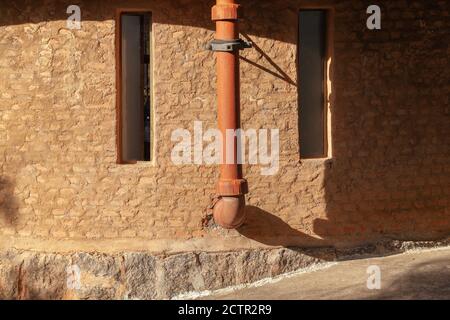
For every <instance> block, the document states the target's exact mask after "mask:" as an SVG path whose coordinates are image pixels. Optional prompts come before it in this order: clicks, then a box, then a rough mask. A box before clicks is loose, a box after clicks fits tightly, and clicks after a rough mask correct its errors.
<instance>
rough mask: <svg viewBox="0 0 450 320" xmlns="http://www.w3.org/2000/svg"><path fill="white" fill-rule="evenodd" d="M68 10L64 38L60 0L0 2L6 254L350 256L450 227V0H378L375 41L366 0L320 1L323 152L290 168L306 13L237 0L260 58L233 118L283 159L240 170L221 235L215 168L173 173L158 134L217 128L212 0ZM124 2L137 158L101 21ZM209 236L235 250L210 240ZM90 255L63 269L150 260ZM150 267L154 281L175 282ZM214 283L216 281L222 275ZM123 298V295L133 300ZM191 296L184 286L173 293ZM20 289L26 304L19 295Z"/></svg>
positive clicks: (107, 28)
mask: <svg viewBox="0 0 450 320" xmlns="http://www.w3.org/2000/svg"><path fill="white" fill-rule="evenodd" d="M78 3H79V4H80V7H81V10H82V12H81V13H82V29H81V30H68V29H67V28H66V19H67V16H68V15H67V14H66V8H67V6H68V5H69V4H71V1H63V0H55V1H50V0H39V1H36V0H34V1H31V0H19V1H9V2H8V1H2V2H1V3H0V236H1V237H2V238H1V239H3V238H4V237H9V238H12V239H17V243H19V242H20V243H22V244H23V245H22V246H21V247H20V248H18V249H20V250H27V249H31V250H34V247H35V246H36V244H37V243H39V242H40V241H46V243H49V244H50V245H49V247H48V248H49V249H48V250H52V248H56V247H58V246H63V247H64V248H65V251H68V250H69V251H73V252H77V251H87V252H90V251H91V250H92V247H90V246H91V244H92V243H97V242H99V243H100V242H101V243H103V244H105V243H106V244H108V243H109V247H112V249H115V250H119V251H123V252H126V251H127V250H132V249H131V248H135V247H139V246H147V247H148V246H150V247H151V245H149V243H151V244H153V243H155V242H157V241H164V243H165V244H164V245H161V246H156V245H155V246H154V247H151V248H150V249H151V250H152V251H160V252H164V251H165V250H166V249H167V246H168V245H169V244H171V243H175V242H176V243H184V242H185V241H187V240H188V239H189V240H199V241H202V239H208V240H204V241H203V242H202V244H201V245H200V246H197V247H194V246H192V247H189V246H184V247H183V251H185V252H188V251H196V250H202V249H205V248H209V246H210V243H214V247H213V248H212V249H211V248H209V249H210V250H216V251H230V250H238V249H242V248H243V247H246V246H249V245H250V244H251V245H252V246H263V245H264V246H269V247H270V246H328V245H337V244H348V245H350V244H351V245H354V244H359V243H367V242H372V241H374V242H376V241H377V240H379V239H384V238H386V237H390V238H394V239H435V238H438V237H440V236H447V235H448V234H449V233H450V219H449V218H450V188H449V185H450V166H449V165H448V164H449V163H450V147H449V146H450V126H449V119H450V105H449V97H450V87H449V85H448V84H449V83H450V73H449V72H446V70H448V67H449V57H450V51H449V46H448V43H449V42H450V41H449V40H450V32H449V28H450V19H449V10H450V4H449V2H448V1H427V0H423V1H403V0H396V1H392V0H389V1H384V0H383V1H381V0H380V1H377V3H378V4H379V5H380V6H381V8H382V30H380V31H370V30H368V29H367V28H366V19H367V14H366V8H367V6H368V5H370V4H372V2H371V1H360V0H343V1H320V4H321V5H323V4H329V5H330V8H333V9H334V11H335V21H334V29H335V31H334V37H333V46H334V57H333V61H332V64H333V68H334V71H333V77H332V80H333V88H334V91H333V95H334V103H333V105H332V106H331V110H330V112H331V114H332V119H331V130H332V131H331V134H332V141H331V147H332V157H331V158H330V159H316V160H306V159H300V157H299V141H300V144H301V137H299V134H298V125H299V124H298V112H299V107H298V105H297V101H298V90H297V83H298V82H299V80H301V79H297V65H296V52H297V25H298V24H297V18H298V10H299V9H300V7H301V6H302V5H308V4H314V2H311V1H294V0H279V1H263V0H247V1H243V3H244V5H245V8H246V10H245V18H246V20H244V21H243V23H242V32H243V33H245V34H246V35H248V37H249V38H250V39H251V40H252V41H253V42H254V44H255V48H258V49H253V50H247V51H245V52H243V53H242V55H243V57H244V58H245V60H244V59H243V60H242V63H241V65H242V66H241V70H242V72H241V78H242V123H243V127H244V129H245V128H256V129H257V128H279V129H280V146H281V149H280V153H281V154H280V157H281V159H280V161H281V162H280V171H279V172H278V174H277V175H275V176H261V174H260V167H259V166H245V168H244V171H245V176H246V177H247V178H248V181H249V186H250V193H249V195H248V205H249V208H248V221H247V223H246V224H245V225H244V226H243V227H242V228H241V229H239V230H238V231H231V232H224V231H221V230H219V229H217V228H213V227H210V225H209V224H208V223H205V218H206V214H207V212H206V208H207V206H208V205H209V203H210V195H211V194H213V193H214V186H215V182H216V179H217V175H218V170H217V168H216V167H215V166H196V165H192V166H181V167H180V166H175V165H173V164H172V162H171V160H170V154H171V150H172V147H173V145H174V143H172V142H171V140H170V137H171V133H172V130H174V129H176V128H186V129H192V127H193V122H194V121H203V123H204V127H205V129H206V128H213V127H215V124H216V100H215V60H214V57H213V55H212V54H211V53H209V52H207V51H205V50H204V45H205V44H206V43H207V42H208V41H209V40H210V39H211V38H212V37H213V29H214V25H213V23H212V22H211V21H210V7H211V5H212V3H213V1H188V0H175V1H151V0H146V1H99V0H94V1H92V0H90V1H78ZM318 3H319V2H318ZM126 7H132V8H136V7H140V8H143V9H148V10H151V11H152V16H153V40H154V50H153V67H154V79H153V93H154V105H153V108H154V113H155V128H154V130H155V137H154V139H155V150H154V153H155V160H154V162H152V163H150V164H142V163H140V164H137V165H119V164H117V163H116V158H117V150H116V145H115V143H116V105H115V99H116V89H115V77H116V70H115V48H114V40H115V22H114V17H115V10H116V9H117V8H126ZM300 112H301V106H300ZM224 238H225V239H226V241H228V240H229V239H232V241H233V245H230V246H228V247H225V246H224V245H223V244H222V243H221V241H222V239H224ZM211 239H212V240H211ZM19 240H20V241H19ZM224 241H225V240H224ZM13 243H14V241H13ZM117 243H121V245H120V247H115V246H116V244H117ZM104 247H108V245H104ZM102 250H103V249H102ZM102 250H99V252H100V253H99V255H98V256H96V255H94V256H91V255H76V256H73V257H72V256H70V259H72V258H73V259H79V260H82V261H84V262H83V263H85V264H87V265H89V263H90V262H89V261H90V259H93V257H97V258H98V259H99V261H101V262H99V263H100V264H101V265H102V267H98V266H96V267H92V268H94V269H93V271H92V274H93V276H92V277H93V278H94V280H95V281H97V280H98V279H97V277H99V279H100V280H98V281H112V282H114V283H122V284H121V285H123V286H125V285H124V283H125V281H126V275H125V278H120V277H123V276H124V275H123V274H121V272H122V271H120V266H121V264H120V263H125V264H130V263H131V264H132V262H133V261H134V260H133V259H138V260H139V259H143V260H142V264H143V266H139V265H136V266H134V267H135V268H141V267H142V268H145V266H147V265H148V267H149V268H151V267H152V265H153V263H156V262H155V259H156V258H153V257H147V256H145V255H134V254H125V255H124V257H125V258H124V259H125V260H124V261H123V262H120V263H119V261H122V260H120V259H119V258H117V257H104V258H102V257H103V256H102V255H101V252H103V251H102ZM105 250H106V249H105ZM55 252H59V251H57V250H56V249H55ZM261 252H264V251H261ZM230 254H231V253H230ZM240 254H241V253H236V255H240ZM246 254H247V253H246ZM261 254H263V253H261ZM231 255H234V254H231ZM187 256H188V257H191V258H189V259H188V260H189V261H190V262H189V264H188V265H191V264H192V265H193V266H197V263H198V262H197V259H203V258H205V259H213V258H211V256H210V255H209V254H206V253H205V254H203V255H202V254H200V255H195V254H191V253H188V254H187ZM29 257H30V258H29V259H30V260H29V261H30V262H29V264H30V265H29V268H31V269H33V268H37V266H41V265H42V266H46V265H47V263H46V262H45V261H46V260H45V259H54V261H61V262H60V266H61V268H62V267H63V266H65V265H66V262H67V261H66V259H69V257H68V256H59V255H57V254H56V255H48V256H47V255H44V256H41V255H39V254H37V253H36V254H31V256H29ZM45 257H47V258H45ZM42 259H43V260H42ZM171 259H176V257H175V258H170V259H169V260H158V261H159V262H158V263H159V265H160V268H162V269H164V268H165V267H164V263H166V262H167V263H168V264H167V268H168V266H169V264H170V263H172V262H170V261H172V260H171ZM242 259H244V260H246V259H248V258H242ZM270 259H272V258H270ZM273 259H278V256H277V257H275V258H273ZM156 260H157V259H156ZM27 261H28V260H27ZM27 263H28V262H27ZM55 263H56V262H55ZM58 263H59V262H58ZM80 263H81V262H80ZM294 265H295V264H294ZM243 266H244V264H243ZM14 268H15V267H14ZM96 268H100V269H96ZM109 268H111V269H109ZM193 268H194V267H193ZM195 268H197V267H195ZM27 269H28V265H26V264H24V266H23V268H22V270H27ZM31 269H30V270H31ZM14 270H16V269H14ZM43 270H45V268H44V269H43ZM61 270H63V269H61ZM96 270H97V271H96ZM104 270H106V271H104ZM164 270H166V272H167V274H166V276H170V272H173V271H170V268H168V269H164ZM174 270H176V269H174ZM224 270H225V269H224ZM279 270H283V269H282V267H279ZM3 272H19V271H17V270H16V271H3ZM42 272H44V271H42ZM55 272H56V271H55ZM58 272H62V271H58ZM203 272H211V271H203ZM264 272H265V274H267V275H269V274H270V272H269V271H267V270H266V271H264ZM277 272H279V271H276V272H274V273H277ZM280 272H281V271H280ZM106 273H107V274H108V275H107V276H106V275H105V277H106V278H107V279H106V278H105V279H103V278H102V277H103V276H102V274H106ZM19 274H20V272H19ZM26 274H27V275H28V276H29V277H32V276H33V272H31V271H27V272H26ZM174 274H175V273H174ZM94 275H95V276H94ZM47 276H48V275H47ZM147 276H148V277H153V276H154V273H149V274H148V275H145V277H147ZM224 277H225V275H224ZM236 277H238V276H236ZM239 277H242V281H244V280H245V279H246V277H247V276H244V275H239ZM11 279H16V277H15V276H14V277H11ZM120 279H122V280H120ZM136 279H138V278H136ZM94 280H93V281H94ZM194 280H195V279H194ZM194 280H193V279H191V280H190V281H191V282H192V283H196V282H195V281H197V280H195V281H194ZM39 281H41V280H39ZM130 281H131V280H130ZM133 281H136V280H133ZM199 281H200V280H199ZM203 281H209V280H205V279H204V280H203ZM211 281H212V280H211ZM227 281H229V282H226V281H225V280H224V283H221V284H220V285H228V284H232V283H233V281H235V280H232V279H231V278H230V280H227ZM240 281H241V280H240ZM191 282H189V283H191ZM21 283H22V282H21ZM170 285H172V284H170ZM173 285H174V286H176V284H173ZM202 285H203V284H202ZM6 286H7V287H8V285H6ZM199 286H200V285H199ZM215 286H219V284H217V285H216V284H207V283H206V282H205V284H204V288H209V287H211V288H213V287H215ZM13 287H14V286H13ZM100 287H101V286H100ZM125 287H126V286H125ZM132 287H133V286H132V285H130V286H128V287H126V288H127V289H124V291H123V292H127V290H131V291H130V292H133V291H132V289H131V288H132ZM200 287H201V286H200ZM8 288H9V287H8ZM190 289H199V287H195V286H194V285H193V286H192V288H186V287H183V290H190ZM8 290H13V289H8ZM8 290H7V291H6V292H9V291H8ZM14 290H17V289H14ZM58 290H59V289H58ZM98 290H100V289H98ZM155 290H156V289H155ZM155 290H153V289H151V290H150V289H149V290H146V291H148V292H149V293H148V294H150V295H151V296H150V297H165V296H167V294H166V293H158V292H157V291H155ZM161 290H163V289H161ZM164 290H165V289H164ZM177 290H178V289H176V288H169V289H167V292H176V291H177ZM180 290H181V289H180ZM14 294H19V296H20V295H25V291H21V292H20V293H17V292H16V293H14ZM28 294H29V295H30V296H32V295H33V292H32V287H30V289H29V293H28ZM64 294H65V293H64V292H62V291H57V292H55V293H52V295H55V297H56V296H58V297H59V296H63V295H64ZM98 294H99V295H100V296H103V295H104V296H122V297H123V296H125V293H123V294H122V293H121V294H119V293H117V292H110V291H108V292H106V293H103V291H101V290H100V291H99V293H98ZM129 295H130V297H133V294H132V293H129Z"/></svg>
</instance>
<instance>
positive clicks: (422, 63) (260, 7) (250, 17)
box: [0, 0, 450, 246]
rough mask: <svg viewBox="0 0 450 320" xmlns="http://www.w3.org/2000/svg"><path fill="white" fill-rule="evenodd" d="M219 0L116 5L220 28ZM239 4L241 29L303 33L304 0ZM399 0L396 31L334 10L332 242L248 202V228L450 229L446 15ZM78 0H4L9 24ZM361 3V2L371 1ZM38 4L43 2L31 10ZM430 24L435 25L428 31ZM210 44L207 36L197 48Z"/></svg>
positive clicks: (100, 9) (386, 20)
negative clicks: (406, 11)
mask: <svg viewBox="0 0 450 320" xmlns="http://www.w3.org/2000/svg"><path fill="white" fill-rule="evenodd" d="M81 3H82V4H81V5H80V6H81V7H82V19H83V21H89V20H94V21H100V20H110V19H113V18H114V10H113V7H112V6H109V5H105V3H104V1H100V0H94V1H82V2H81ZM213 3H214V1H213V0H209V1H188V0H178V1H154V2H150V1H148V0H145V1H144V0H137V1H135V2H131V1H125V0H123V1H117V2H115V5H117V6H122V7H126V6H131V5H133V6H134V7H139V6H141V5H142V6H144V7H149V8H153V9H154V10H155V13H156V14H155V15H154V17H153V18H154V22H155V23H159V24H177V25H189V26H195V27H200V28H205V29H207V30H213V29H214V24H213V22H212V21H210V16H209V13H210V8H211V6H212V5H213ZM242 3H243V4H244V5H245V7H246V8H247V10H246V12H245V17H246V19H245V20H244V21H243V24H242V30H244V31H245V32H246V33H245V34H244V36H246V34H247V33H248V34H251V35H252V37H262V38H268V39H273V40H278V41H282V42H285V43H296V42H297V34H296V32H286V30H290V29H286V28H289V26H290V27H292V26H295V28H297V22H298V21H297V20H298V19H297V18H298V11H297V8H298V1H293V0H292V1H281V0H280V1H277V10H273V3H274V2H273V1H263V0H245V1H244V0H243V1H242ZM355 3H356V2H355ZM358 3H359V2H358ZM395 3H396V2H395V1H392V4H390V2H388V1H386V2H384V6H385V8H384V9H386V10H384V12H385V13H383V25H385V26H389V25H391V26H392V28H394V26H395V30H393V29H392V28H389V27H386V28H383V29H382V30H379V31H377V32H370V31H368V30H366V29H365V28H364V27H361V25H362V26H364V23H365V21H364V19H361V13H362V12H364V11H360V10H359V9H355V10H353V11H349V12H346V13H345V19H346V21H359V22H361V25H359V24H358V23H355V24H353V23H343V22H342V19H343V18H342V16H339V15H338V16H337V20H336V21H337V22H338V23H339V25H338V26H337V28H336V31H337V32H339V33H336V36H335V41H336V43H338V44H339V46H335V59H334V65H335V68H334V69H335V73H334V90H335V93H334V101H335V102H334V104H333V107H332V110H331V112H332V148H333V159H332V160H330V161H325V160H324V168H323V188H324V190H325V195H324V199H323V201H324V202H325V205H326V216H327V219H323V220H319V219H318V220H316V221H315V222H314V226H313V230H312V231H314V233H315V234H317V235H319V236H321V237H322V239H323V240H318V239H316V238H313V237H311V236H308V235H305V234H303V233H301V232H299V231H297V230H295V229H293V228H291V227H290V226H289V225H288V224H286V223H285V222H283V221H282V220H281V219H280V218H278V217H277V216H276V215H274V214H271V213H269V212H266V211H264V210H261V209H258V208H255V207H250V208H249V215H248V224H247V225H245V226H243V227H242V228H241V229H240V230H239V232H240V233H241V234H242V235H244V236H246V237H249V238H251V239H254V240H256V241H259V242H261V243H265V244H270V245H291V244H292V245H294V244H297V245H311V246H322V245H326V244H329V243H336V242H337V241H350V240H351V241H368V240H370V239H371V238H373V239H380V238H389V237H395V238H397V239H405V240H406V239H408V240H418V239H431V238H437V237H440V236H442V235H449V234H450V210H449V206H450V203H449V197H450V194H449V189H448V186H449V185H450V179H449V171H448V163H450V153H449V149H448V146H449V145H450V131H449V130H450V129H449V128H450V127H449V126H448V115H449V112H448V96H449V95H450V91H449V87H448V83H450V73H448V72H442V70H446V69H448V66H449V64H450V63H449V60H448V48H447V47H448V45H447V44H448V42H449V41H443V40H450V39H449V34H448V32H447V31H446V29H445V23H442V26H440V24H439V23H436V22H435V21H433V19H434V18H435V16H434V15H423V16H422V17H421V23H417V24H409V23H404V24H396V23H395V21H396V19H397V18H396V17H393V16H392V17H391V16H390V15H389V13H390V12H394V11H396V10H389V9H390V8H389V6H391V5H392V6H393V7H395ZM69 4H70V1H65V0H61V1H44V0H42V1H26V0H19V1H14V2H0V12H2V14H1V16H0V26H5V25H17V24H20V23H25V22H33V23H38V22H42V21H49V20H61V21H64V20H65V19H67V17H68V15H67V13H66V8H67V6H68V5H69ZM359 5H360V6H361V10H362V9H364V8H363V7H364V4H363V3H360V4H359ZM443 6H445V8H443ZM448 6H449V5H448V4H438V3H436V2H431V1H419V2H417V8H415V10H416V11H417V12H425V13H426V12H427V11H428V9H430V10H432V11H435V12H441V11H443V9H447V8H448ZM37 7H40V8H42V9H39V10H34V9H36V8H37ZM248 8H250V9H248ZM393 9H395V8H393ZM199 12H204V13H205V14H204V15H199V14H198V13H199ZM280 12H282V14H280ZM338 13H339V12H338ZM192 17H195V19H193V18H192ZM339 19H340V20H339ZM438 22H439V21H438ZM269 23H270V24H269ZM268 24H269V25H268ZM427 26H435V27H433V29H432V30H430V29H427ZM393 31H395V33H396V34H399V35H400V36H401V37H402V38H401V41H398V40H394V39H392V37H393V35H392V34H391V32H393ZM431 31H432V32H431ZM246 37H247V38H248V39H249V38H250V37H249V36H246ZM201 47H202V46H201V45H200V44H199V50H202V49H200V48H201ZM427 48H429V50H428V49H427ZM349 49H351V50H349ZM255 50H257V51H258V53H259V54H260V55H261V56H262V57H263V58H264V59H266V60H267V62H269V64H270V66H271V67H272V68H273V69H274V70H273V69H267V68H266V69H265V71H266V72H267V73H269V74H270V75H272V76H273V77H274V79H275V78H281V79H283V80H285V81H287V82H289V83H291V84H293V85H294V84H295V83H296V82H295V81H293V80H292V79H290V78H289V77H286V73H285V72H283V70H281V69H280V68H279V67H277V66H276V64H274V63H273V61H272V60H271V59H270V55H271V54H270V52H263V51H262V50H261V49H260V47H259V46H258V43H256V45H255ZM398 57H401V58H398ZM247 60H248V59H247ZM247 60H246V62H248V63H251V64H252V65H253V66H255V67H258V68H261V66H260V65H259V64H258V63H256V62H255V61H247ZM2 181H3V182H2V184H1V185H2V195H3V194H5V195H6V197H5V199H4V200H2V201H3V202H5V201H6V202H5V203H6V204H7V205H4V204H2V209H1V212H2V215H4V216H7V217H9V221H11V222H13V221H14V220H15V216H16V215H17V211H15V210H14V209H13V208H14V207H16V204H15V201H14V199H13V197H12V192H13V189H14V183H13V182H12V181H10V180H7V179H6V180H5V179H4V180H2ZM446 186H447V187H446ZM5 208H7V209H5ZM275 214H276V213H275Z"/></svg>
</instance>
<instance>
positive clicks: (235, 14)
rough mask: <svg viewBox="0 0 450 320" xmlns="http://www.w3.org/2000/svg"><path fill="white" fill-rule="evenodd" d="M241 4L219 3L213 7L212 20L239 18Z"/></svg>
mask: <svg viewBox="0 0 450 320" xmlns="http://www.w3.org/2000/svg"><path fill="white" fill-rule="evenodd" d="M240 13H241V6H240V5H238V4H231V3H230V4H218V5H215V6H214V7H213V8H212V15H211V16H212V20H213V21H221V20H238V19H239V17H240V16H241V14H240Z"/></svg>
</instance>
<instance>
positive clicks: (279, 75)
mask: <svg viewBox="0 0 450 320" xmlns="http://www.w3.org/2000/svg"><path fill="white" fill-rule="evenodd" d="M241 34H242V36H243V37H244V38H245V39H246V40H247V41H249V42H251V43H252V45H253V46H252V49H255V50H256V52H258V53H259V55H260V57H259V59H261V58H262V59H264V60H266V61H267V62H268V63H269V64H270V65H271V66H272V67H273V68H274V69H275V71H273V70H270V69H269V68H266V67H264V66H263V65H261V64H259V63H257V62H255V61H252V60H250V59H248V58H246V57H244V56H242V55H240V56H239V58H240V59H241V60H242V61H245V62H247V63H249V64H251V65H252V66H254V67H257V68H259V69H261V70H262V71H264V72H267V73H269V74H271V75H272V76H274V77H276V78H278V79H281V80H283V81H286V82H287V83H289V84H290V85H293V86H297V82H295V81H294V80H293V79H292V78H291V77H289V75H288V74H287V73H286V72H284V71H283V69H281V68H280V67H279V66H278V65H277V64H276V63H275V62H274V61H273V59H272V58H271V57H269V55H268V54H267V53H265V52H264V50H263V49H261V47H259V46H258V44H257V43H256V42H255V41H254V40H253V39H252V38H251V37H250V36H249V35H248V34H247V33H245V32H241ZM259 59H258V60H259Z"/></svg>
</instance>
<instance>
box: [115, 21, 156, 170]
mask: <svg viewBox="0 0 450 320" xmlns="http://www.w3.org/2000/svg"><path fill="white" fill-rule="evenodd" d="M120 25H121V30H120V38H121V40H120V51H121V52H120V53H121V59H120V64H121V65H120V70H121V73H120V74H121V77H122V79H121V92H120V94H121V113H120V114H121V119H120V131H121V132H120V140H121V141H120V146H121V150H120V152H121V153H120V154H121V159H120V160H121V161H122V162H125V163H133V162H137V161H150V160H151V147H152V146H151V111H150V110H151V38H150V37H151V15H150V14H147V13H125V14H122V15H121V17H120Z"/></svg>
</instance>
